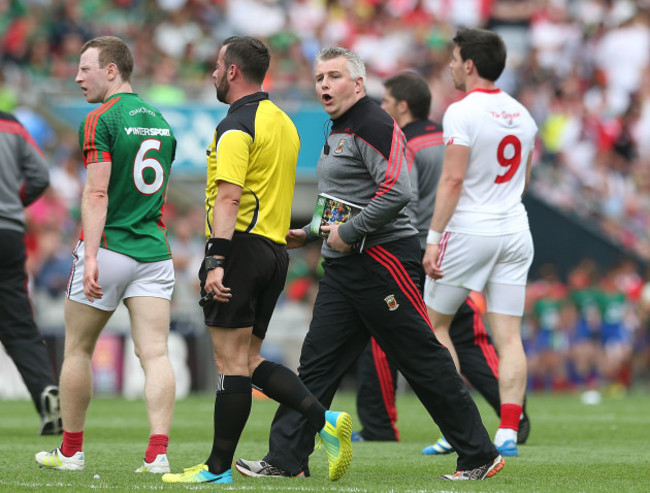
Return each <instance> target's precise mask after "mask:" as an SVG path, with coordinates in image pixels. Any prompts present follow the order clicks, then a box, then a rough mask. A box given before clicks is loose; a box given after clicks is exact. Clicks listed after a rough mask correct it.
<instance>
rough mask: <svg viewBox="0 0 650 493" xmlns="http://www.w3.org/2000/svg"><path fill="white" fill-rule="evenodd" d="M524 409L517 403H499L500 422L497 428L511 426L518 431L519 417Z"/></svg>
mask: <svg viewBox="0 0 650 493" xmlns="http://www.w3.org/2000/svg"><path fill="white" fill-rule="evenodd" d="M523 410H524V408H523V406H520V405H519V404H501V424H500V425H499V428H511V429H513V430H515V431H519V418H520V417H521V413H522V411H523Z"/></svg>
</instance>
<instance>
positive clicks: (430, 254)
mask: <svg viewBox="0 0 650 493" xmlns="http://www.w3.org/2000/svg"><path fill="white" fill-rule="evenodd" d="M439 255H440V245H438V244H437V243H436V244H433V243H429V244H427V249H426V250H425V251H424V258H423V259H422V267H424V272H425V273H426V275H427V276H429V277H430V278H431V279H434V280H435V279H440V278H442V277H444V275H445V274H444V272H442V269H441V268H440V266H439V265H438V256H439Z"/></svg>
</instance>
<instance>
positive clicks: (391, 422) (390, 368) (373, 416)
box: [357, 298, 501, 441]
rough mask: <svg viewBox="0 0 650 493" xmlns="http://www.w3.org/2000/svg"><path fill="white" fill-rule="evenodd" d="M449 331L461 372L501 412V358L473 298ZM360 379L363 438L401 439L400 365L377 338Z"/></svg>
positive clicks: (363, 357)
mask: <svg viewBox="0 0 650 493" xmlns="http://www.w3.org/2000/svg"><path fill="white" fill-rule="evenodd" d="M449 335H450V336H451V340H452V342H453V343H454V347H455V348H456V353H457V354H458V360H459V362H460V367H461V373H462V374H463V375H464V376H465V378H467V380H468V381H469V382H470V383H471V384H472V386H473V387H474V388H475V389H476V390H478V391H479V392H480V393H481V395H482V396H483V397H485V399H486V400H487V401H488V403H489V404H490V405H491V406H492V407H493V408H494V411H495V412H496V413H497V415H500V414H501V409H500V407H501V400H500V398H499V382H498V380H497V376H498V368H499V358H498V356H497V353H496V350H495V348H494V346H493V345H492V340H491V338H490V335H489V334H488V333H487V331H486V330H485V325H484V324H483V320H482V318H481V315H480V312H479V310H478V307H477V306H476V305H475V303H474V302H473V301H472V300H471V299H470V298H468V299H467V300H466V301H465V302H463V304H462V305H461V306H460V308H459V309H458V311H457V312H456V315H454V318H453V319H452V321H451V326H450V328H449ZM357 380H358V389H357V414H358V415H359V421H361V427H362V429H361V436H362V437H363V439H364V440H378V441H399V430H398V428H397V426H396V424H395V423H396V421H397V408H396V407H395V390H396V389H397V366H396V365H394V364H392V363H391V362H390V361H389V360H388V358H387V357H386V354H385V353H384V352H383V351H382V350H381V348H380V347H379V345H378V344H377V343H376V341H375V340H374V339H371V341H370V343H369V344H368V345H367V346H366V348H365V349H364V351H363V353H362V354H361V357H360V358H359V362H358V367H357Z"/></svg>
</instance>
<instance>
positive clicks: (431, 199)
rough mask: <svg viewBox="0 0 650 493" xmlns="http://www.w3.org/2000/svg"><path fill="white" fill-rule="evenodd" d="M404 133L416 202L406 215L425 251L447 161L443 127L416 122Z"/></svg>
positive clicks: (406, 127) (420, 121)
mask: <svg viewBox="0 0 650 493" xmlns="http://www.w3.org/2000/svg"><path fill="white" fill-rule="evenodd" d="M402 130H403V131H404V135H406V140H407V143H406V162H407V163H408V168H409V174H410V177H411V187H412V188H413V199H412V200H411V202H410V203H409V205H408V207H407V209H406V212H407V213H408V215H409V217H410V218H411V223H412V224H413V225H414V226H415V227H416V228H417V229H418V231H419V234H418V238H419V240H420V247H421V248H422V250H424V249H425V248H426V247H427V233H428V232H429V226H430V224H431V216H433V207H434V205H435V203H436V190H437V189H438V180H440V174H441V173H442V162H443V160H444V157H445V146H444V141H443V138H442V126H441V125H440V124H438V123H434V122H432V121H431V120H415V121H413V122H411V123H409V124H407V125H405V126H404V127H403V128H402Z"/></svg>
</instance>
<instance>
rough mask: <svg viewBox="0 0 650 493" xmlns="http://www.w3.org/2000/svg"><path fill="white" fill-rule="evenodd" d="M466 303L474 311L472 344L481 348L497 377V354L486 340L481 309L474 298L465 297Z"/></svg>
mask: <svg viewBox="0 0 650 493" xmlns="http://www.w3.org/2000/svg"><path fill="white" fill-rule="evenodd" d="M467 304H468V305H469V306H470V308H471V309H472V310H473V311H474V323H473V324H472V326H473V328H474V344H475V345H476V346H478V347H479V348H480V349H481V352H482V353H483V356H485V362H486V363H487V365H488V367H489V368H490V370H491V371H492V374H493V375H494V377H495V378H497V379H498V378H499V356H497V352H496V350H495V349H494V346H493V345H492V344H490V343H489V342H488V335H487V331H486V330H485V325H484V324H483V319H482V318H481V311H480V310H479V308H478V306H477V305H476V303H475V302H474V300H472V299H471V298H470V297H468V298H467Z"/></svg>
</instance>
